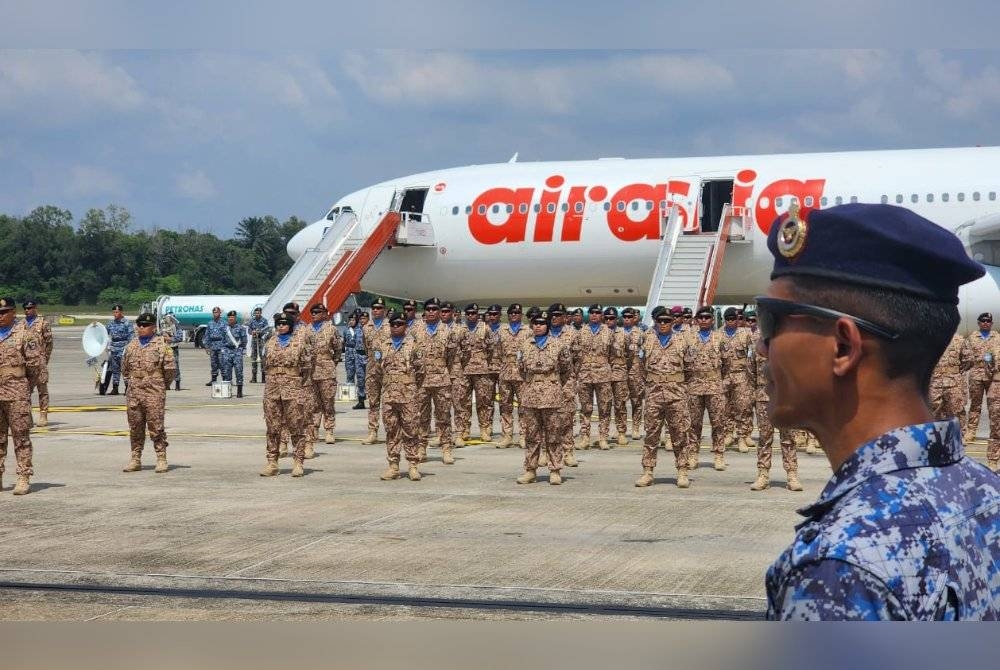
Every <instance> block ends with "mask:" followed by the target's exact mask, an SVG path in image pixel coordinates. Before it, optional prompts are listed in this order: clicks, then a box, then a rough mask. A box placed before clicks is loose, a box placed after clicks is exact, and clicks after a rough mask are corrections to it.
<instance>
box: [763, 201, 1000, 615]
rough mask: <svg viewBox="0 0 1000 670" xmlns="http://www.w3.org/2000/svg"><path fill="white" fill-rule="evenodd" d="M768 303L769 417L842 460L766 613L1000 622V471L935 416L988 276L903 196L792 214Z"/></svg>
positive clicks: (779, 575)
mask: <svg viewBox="0 0 1000 670" xmlns="http://www.w3.org/2000/svg"><path fill="white" fill-rule="evenodd" d="M768 249H769V250H770V251H771V253H772V254H773V256H774V269H773V271H772V273H771V280H772V281H771V284H770V285H769V287H768V290H767V295H766V296H762V297H760V298H758V299H757V304H758V312H757V316H758V324H759V330H760V339H759V340H758V342H757V344H756V347H757V350H758V352H759V353H761V354H762V355H763V354H766V355H767V357H768V364H767V365H768V369H767V372H766V378H767V379H768V382H769V383H768V392H769V394H770V399H771V404H770V408H769V415H770V417H771V419H772V420H773V422H774V424H775V425H776V426H779V427H783V428H785V427H787V428H791V427H801V428H805V429H808V430H810V431H812V432H813V433H815V434H816V436H817V437H818V438H819V442H820V444H821V445H822V449H823V451H824V452H825V453H826V456H827V458H828V459H829V461H830V465H831V467H832V468H833V477H832V478H831V479H830V481H829V482H827V484H826V487H825V488H824V489H823V492H822V493H821V494H820V497H819V500H817V501H816V502H815V503H813V504H811V505H809V506H807V507H804V508H802V509H801V510H799V513H800V514H801V515H802V516H803V517H805V520H804V521H802V522H801V523H800V524H799V525H798V526H797V527H796V535H795V540H794V541H793V542H792V545H791V546H790V547H789V548H788V549H787V550H786V551H785V552H784V553H783V554H782V555H781V556H780V557H779V558H778V559H777V561H775V562H774V564H773V565H772V566H771V567H770V569H769V570H768V572H767V577H766V580H765V583H766V586H767V597H768V617H769V618H771V619H783V620H792V621H801V620H814V619H838V620H843V619H860V620H865V619H867V620H872V619H893V620H956V619H959V620H982V619H997V618H1000V477H998V476H997V475H995V474H993V473H992V472H990V471H989V470H988V469H986V468H985V467H983V466H982V465H981V464H979V463H976V462H974V461H973V460H972V459H971V458H969V457H967V456H966V455H965V452H964V448H963V446H962V434H961V427H960V425H959V422H958V419H954V418H952V419H950V420H945V421H935V420H934V418H933V416H932V414H931V411H930V409H929V408H928V403H927V392H928V387H929V384H930V378H931V373H932V371H933V369H934V366H935V364H936V363H937V360H938V358H939V357H940V356H941V354H942V352H944V350H945V348H946V346H947V345H948V343H949V341H950V340H951V338H952V335H953V334H954V333H955V330H956V328H957V327H958V323H959V313H958V309H957V307H956V305H957V303H958V287H959V286H960V285H962V284H966V283H969V282H971V281H974V280H975V279H977V278H979V277H981V276H983V274H984V270H983V268H982V266H980V265H979V264H978V263H976V262H974V261H972V260H971V259H970V258H969V256H968V255H967V254H966V252H965V249H964V248H963V247H962V244H961V242H959V240H958V238H957V237H956V236H955V235H954V234H952V233H950V232H948V231H946V230H944V229H943V228H940V227H938V226H936V225H935V224H933V223H931V222H930V221H928V220H926V219H924V218H922V217H920V216H918V215H916V214H914V213H913V212H911V211H909V210H906V209H903V208H901V207H895V206H891V205H862V204H853V205H843V206H838V207H831V208H829V209H822V210H814V211H811V212H809V213H807V214H805V215H802V216H799V213H798V212H797V210H796V209H795V208H793V209H792V210H791V211H790V212H789V213H788V214H787V215H786V216H784V217H782V218H780V219H779V220H778V221H777V222H775V224H774V226H773V227H772V229H771V231H770V235H769V236H768Z"/></svg>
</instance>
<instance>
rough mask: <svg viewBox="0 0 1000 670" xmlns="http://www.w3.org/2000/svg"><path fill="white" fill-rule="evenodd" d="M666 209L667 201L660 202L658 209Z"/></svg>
mask: <svg viewBox="0 0 1000 670" xmlns="http://www.w3.org/2000/svg"><path fill="white" fill-rule="evenodd" d="M666 208H667V201H666V200H661V201H660V209H666Z"/></svg>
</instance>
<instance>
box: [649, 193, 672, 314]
mask: <svg viewBox="0 0 1000 670" xmlns="http://www.w3.org/2000/svg"><path fill="white" fill-rule="evenodd" d="M679 214H680V207H679V206H677V205H670V207H669V213H668V214H667V225H666V226H665V227H664V230H663V236H662V237H661V238H660V249H661V250H660V253H658V254H657V258H656V267H655V268H654V269H653V279H652V281H651V282H650V284H649V295H647V296H646V309H645V312H644V313H643V315H642V322H643V323H644V324H645V325H647V326H648V325H650V324H652V323H653V318H652V316H651V314H652V312H653V308H654V307H656V304H657V303H658V302H659V300H660V288H661V287H662V286H663V280H664V279H665V278H666V276H667V273H668V272H669V271H670V264H671V263H672V262H673V259H674V251H675V250H676V248H677V240H678V238H679V237H680V234H681V225H680V220H681V219H680V216H679ZM663 245H667V248H666V252H665V253H664V250H663Z"/></svg>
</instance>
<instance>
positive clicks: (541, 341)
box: [535, 335, 549, 349]
mask: <svg viewBox="0 0 1000 670" xmlns="http://www.w3.org/2000/svg"><path fill="white" fill-rule="evenodd" d="M548 341H549V336H548V335H535V346H536V347H538V348H539V349H544V348H545V343H546V342H548Z"/></svg>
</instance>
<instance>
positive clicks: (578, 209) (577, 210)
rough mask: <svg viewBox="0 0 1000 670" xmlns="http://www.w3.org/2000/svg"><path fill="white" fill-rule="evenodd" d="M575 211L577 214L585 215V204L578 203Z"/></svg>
mask: <svg viewBox="0 0 1000 670" xmlns="http://www.w3.org/2000/svg"><path fill="white" fill-rule="evenodd" d="M574 209H575V210H576V213H577V214H583V203H582V202H578V203H576V207H574Z"/></svg>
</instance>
